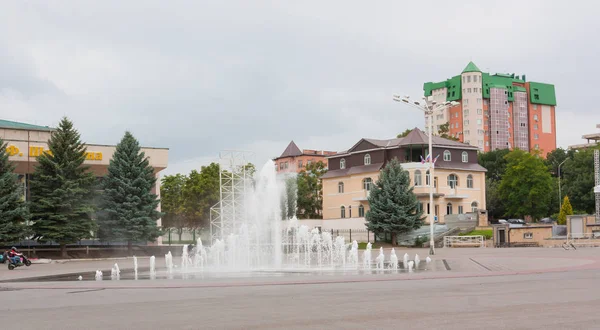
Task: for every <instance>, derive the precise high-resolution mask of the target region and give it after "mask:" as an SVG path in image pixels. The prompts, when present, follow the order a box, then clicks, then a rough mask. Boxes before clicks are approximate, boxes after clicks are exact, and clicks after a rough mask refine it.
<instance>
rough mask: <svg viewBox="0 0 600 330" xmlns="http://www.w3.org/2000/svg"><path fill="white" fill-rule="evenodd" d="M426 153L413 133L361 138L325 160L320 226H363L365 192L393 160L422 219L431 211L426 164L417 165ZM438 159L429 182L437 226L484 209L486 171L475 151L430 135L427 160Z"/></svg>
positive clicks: (422, 135) (421, 137)
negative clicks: (413, 195) (336, 222)
mask: <svg viewBox="0 0 600 330" xmlns="http://www.w3.org/2000/svg"><path fill="white" fill-rule="evenodd" d="M428 150H429V149H428V136H427V135H426V134H425V133H423V132H422V131H421V130H419V129H417V128H415V129H414V130H412V131H411V132H410V133H409V134H408V135H407V136H405V137H403V138H398V139H390V140H374V139H366V138H363V139H361V140H360V141H358V142H357V143H356V144H355V145H354V146H353V147H352V148H350V149H349V150H348V151H343V152H340V153H337V154H335V155H332V156H329V157H328V160H329V171H328V172H327V173H325V174H324V175H323V177H322V179H323V221H326V220H332V219H343V218H349V221H351V220H354V221H357V222H360V221H363V222H364V216H365V213H366V212H367V211H368V210H369V202H368V196H369V192H370V190H371V187H372V185H373V184H374V183H375V182H376V181H377V179H378V177H379V173H380V171H381V169H382V168H383V167H384V166H385V165H386V163H387V162H389V161H390V160H392V159H393V158H396V159H398V160H399V161H400V162H401V163H402V167H403V168H404V169H406V170H407V171H408V172H409V173H410V177H411V184H413V185H414V192H415V193H416V195H417V197H418V199H419V201H420V207H421V208H422V210H423V211H424V214H429V213H430V212H432V207H431V206H430V205H429V185H430V183H431V180H430V176H429V171H428V166H429V164H428V163H422V162H421V157H423V159H425V158H426V155H427V153H428ZM438 155H439V156H440V157H439V158H438V160H437V161H436V162H435V172H434V175H435V177H434V178H433V185H434V189H435V190H434V207H433V212H435V214H436V215H437V216H438V221H439V222H442V223H443V222H444V216H445V215H447V214H463V213H471V212H477V211H478V210H485V205H486V204H485V203H486V200H485V172H486V170H485V168H483V167H481V166H480V165H479V164H478V163H477V147H474V146H471V145H468V144H464V143H461V142H457V141H452V140H448V139H444V138H441V137H438V136H434V137H433V156H438ZM352 218H354V219H352ZM428 219H429V218H427V220H425V221H426V222H428V221H429V220H428Z"/></svg>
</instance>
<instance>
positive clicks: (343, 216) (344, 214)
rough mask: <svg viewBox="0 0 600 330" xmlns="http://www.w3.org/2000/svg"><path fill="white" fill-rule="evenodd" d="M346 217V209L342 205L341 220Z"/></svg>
mask: <svg viewBox="0 0 600 330" xmlns="http://www.w3.org/2000/svg"><path fill="white" fill-rule="evenodd" d="M345 217H346V208H345V207H344V205H342V207H340V218H342V219H343V218H345Z"/></svg>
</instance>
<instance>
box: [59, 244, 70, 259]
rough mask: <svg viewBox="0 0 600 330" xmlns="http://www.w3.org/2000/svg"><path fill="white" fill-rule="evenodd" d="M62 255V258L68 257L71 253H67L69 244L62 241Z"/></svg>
mask: <svg viewBox="0 0 600 330" xmlns="http://www.w3.org/2000/svg"><path fill="white" fill-rule="evenodd" d="M60 256H61V258H65V259H66V258H68V257H69V255H68V254H67V244H64V243H61V244H60Z"/></svg>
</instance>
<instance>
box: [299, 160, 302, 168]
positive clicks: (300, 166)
mask: <svg viewBox="0 0 600 330" xmlns="http://www.w3.org/2000/svg"><path fill="white" fill-rule="evenodd" d="M298 168H302V161H301V160H299V161H298Z"/></svg>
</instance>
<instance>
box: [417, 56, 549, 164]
mask: <svg viewBox="0 0 600 330" xmlns="http://www.w3.org/2000/svg"><path fill="white" fill-rule="evenodd" d="M423 91H424V93H425V96H427V97H429V98H430V99H432V100H435V101H437V102H445V101H456V102H458V103H460V105H458V106H454V107H451V108H449V109H447V110H445V111H444V113H439V114H436V115H434V118H433V121H434V127H435V128H437V130H438V133H439V129H440V128H441V127H442V126H443V125H444V124H448V126H449V133H450V135H452V136H454V137H455V138H457V139H459V140H460V141H461V142H464V143H468V144H471V145H473V146H477V147H478V148H479V150H480V151H482V152H485V151H493V150H498V149H505V148H509V149H513V148H519V149H523V150H527V151H531V150H539V151H541V154H542V155H543V156H545V155H546V154H547V153H549V152H551V151H552V150H554V149H556V120H555V108H556V105H557V102H556V92H555V88H554V85H552V84H548V83H541V82H533V81H527V78H526V76H525V75H515V74H514V73H510V74H508V73H495V74H490V73H488V72H482V71H481V70H480V69H479V67H478V66H477V65H476V64H475V63H474V62H469V63H468V64H467V66H466V67H465V68H464V70H463V71H462V72H461V73H460V74H458V75H456V76H453V77H451V78H448V79H446V80H442V81H438V82H426V83H425V84H423ZM435 128H434V131H435Z"/></svg>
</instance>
